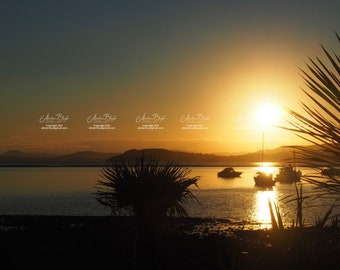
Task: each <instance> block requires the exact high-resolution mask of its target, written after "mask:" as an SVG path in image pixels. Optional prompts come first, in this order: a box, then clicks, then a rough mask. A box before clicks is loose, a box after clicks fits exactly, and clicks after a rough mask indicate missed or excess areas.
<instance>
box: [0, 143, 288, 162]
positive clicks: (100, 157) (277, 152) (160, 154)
mask: <svg viewBox="0 0 340 270" xmlns="http://www.w3.org/2000/svg"><path fill="white" fill-rule="evenodd" d="M292 151H293V150H292V148H289V147H285V146H282V147H279V148H276V149H272V150H267V151H265V155H264V156H265V158H264V161H268V162H277V163H282V164H283V163H286V162H287V161H288V160H289V159H290V160H291V159H292V157H293V154H292ZM142 152H144V154H145V155H146V156H152V157H155V158H158V159H159V160H160V161H174V162H176V163H179V164H181V165H188V166H223V165H232V166H238V165H239V166H241V165H250V163H255V162H260V161H261V152H260V151H258V152H252V153H247V154H241V155H228V156H226V155H216V154H206V153H190V152H183V151H171V150H167V149H161V148H150V149H142V150H137V149H131V150H128V151H126V152H124V153H102V152H94V151H79V152H75V153H71V154H66V155H51V154H46V153H24V152H22V151H19V150H11V151H8V152H5V153H3V154H2V155H0V166H103V165H104V164H105V163H106V162H107V161H109V160H114V159H124V160H129V161H134V160H136V158H137V157H139V156H140V155H141V154H142Z"/></svg>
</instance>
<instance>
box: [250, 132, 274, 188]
mask: <svg viewBox="0 0 340 270" xmlns="http://www.w3.org/2000/svg"><path fill="white" fill-rule="evenodd" d="M263 153H264V133H262V154H261V163H262V168H263ZM254 181H255V186H258V187H265V188H267V187H272V186H274V185H275V181H274V180H273V174H272V173H266V172H263V171H260V170H259V171H257V172H256V174H255V176H254Z"/></svg>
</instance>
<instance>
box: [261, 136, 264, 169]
mask: <svg viewBox="0 0 340 270" xmlns="http://www.w3.org/2000/svg"><path fill="white" fill-rule="evenodd" d="M263 149H264V132H262V154H261V163H262V167H263V151H264V150H263Z"/></svg>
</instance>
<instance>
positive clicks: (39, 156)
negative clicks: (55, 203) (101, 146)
mask: <svg viewBox="0 0 340 270" xmlns="http://www.w3.org/2000/svg"><path fill="white" fill-rule="evenodd" d="M115 155H118V153H117V154H116V153H102V152H93V151H79V152H75V153H71V154H67V155H51V154H44V153H24V152H21V151H18V150H12V151H8V152H5V153H3V154H2V155H0V166H102V165H104V163H105V162H106V161H107V160H108V159H109V158H110V157H112V156H115Z"/></svg>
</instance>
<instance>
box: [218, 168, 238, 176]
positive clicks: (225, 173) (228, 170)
mask: <svg viewBox="0 0 340 270" xmlns="http://www.w3.org/2000/svg"><path fill="white" fill-rule="evenodd" d="M241 174H242V172H238V171H235V170H234V169H233V168H232V167H227V168H225V169H223V170H222V171H220V172H218V173H217V176H218V177H223V178H234V177H239V176H240V175H241Z"/></svg>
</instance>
